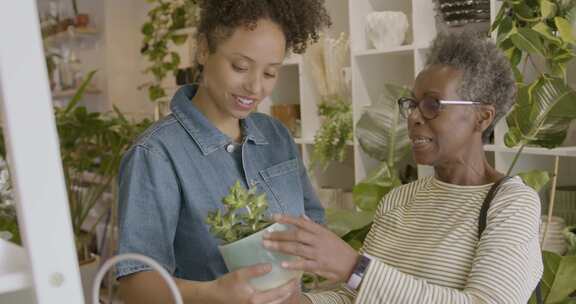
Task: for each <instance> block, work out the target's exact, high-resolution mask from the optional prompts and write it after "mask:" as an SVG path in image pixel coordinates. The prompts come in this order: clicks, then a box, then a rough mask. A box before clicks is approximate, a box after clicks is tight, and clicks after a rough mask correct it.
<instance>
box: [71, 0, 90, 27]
mask: <svg viewBox="0 0 576 304" xmlns="http://www.w3.org/2000/svg"><path fill="white" fill-rule="evenodd" d="M72 8H73V9H74V18H75V19H74V25H75V26H76V27H78V28H83V27H87V26H88V23H90V16H89V15H88V14H85V13H79V12H78V3H77V1H76V0H72Z"/></svg>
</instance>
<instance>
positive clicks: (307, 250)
mask: <svg viewBox="0 0 576 304" xmlns="http://www.w3.org/2000/svg"><path fill="white" fill-rule="evenodd" d="M274 219H275V220H276V221H277V222H278V223H282V224H289V225H292V226H293V227H292V229H290V230H287V231H282V232H272V233H268V234H266V235H264V240H263V245H264V247H266V248H267V249H269V250H274V251H279V252H282V253H285V254H289V255H294V256H299V257H301V258H302V259H299V260H296V261H290V262H283V263H282V267H284V268H286V269H292V270H303V271H306V272H311V273H315V274H318V275H321V276H323V277H324V278H326V279H328V280H329V281H331V282H346V281H347V280H348V278H349V277H350V275H351V274H352V271H353V270H354V266H355V265H356V261H357V260H358V252H356V250H354V249H353V248H352V247H350V245H348V244H346V242H344V241H343V240H342V239H340V238H339V237H338V236H337V235H336V234H334V233H332V232H331V231H329V230H328V229H326V228H324V227H322V226H320V225H318V224H316V223H314V222H312V221H311V220H310V219H308V218H304V217H300V218H295V217H290V216H287V215H277V216H275V217H274Z"/></svg>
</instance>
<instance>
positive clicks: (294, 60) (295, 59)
mask: <svg viewBox="0 0 576 304" xmlns="http://www.w3.org/2000/svg"><path fill="white" fill-rule="evenodd" d="M300 63H302V55H298V54H292V55H291V56H290V57H287V58H286V59H285V60H284V62H283V63H282V66H289V65H299V64H300Z"/></svg>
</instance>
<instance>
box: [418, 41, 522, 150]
mask: <svg viewBox="0 0 576 304" xmlns="http://www.w3.org/2000/svg"><path fill="white" fill-rule="evenodd" d="M426 65H427V66H428V65H447V66H451V67H453V68H456V69H458V70H460V71H462V72H463V75H462V79H461V81H460V86H459V88H458V91H457V93H458V95H460V97H461V98H463V99H465V100H471V101H479V102H482V103H484V104H490V105H493V106H494V108H495V109H496V113H495V117H494V121H493V122H492V124H491V125H490V127H488V129H486V130H485V131H484V133H483V134H482V138H483V140H484V142H487V141H488V140H489V137H490V134H491V133H492V130H493V129H494V126H495V125H496V123H497V122H498V121H499V120H500V119H501V118H502V117H504V116H505V115H506V113H508V111H509V110H510V108H511V107H512V105H513V104H514V102H515V98H516V82H515V80H514V75H513V73H512V69H511V67H510V62H509V61H508V59H507V58H506V56H505V55H504V53H503V52H502V51H501V50H500V49H498V47H497V46H496V45H495V44H494V43H493V42H492V41H490V40H489V39H488V38H484V37H480V36H478V34H474V33H471V32H463V33H459V34H454V33H453V34H439V35H438V36H437V37H436V39H434V41H433V43H432V46H431V48H430V49H429V53H428V59H427V61H426Z"/></svg>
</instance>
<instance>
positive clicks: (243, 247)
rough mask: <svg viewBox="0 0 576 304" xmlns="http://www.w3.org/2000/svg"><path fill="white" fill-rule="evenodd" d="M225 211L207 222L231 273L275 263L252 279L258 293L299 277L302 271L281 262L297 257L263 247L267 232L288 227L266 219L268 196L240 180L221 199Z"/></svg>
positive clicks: (210, 217) (216, 212)
mask: <svg viewBox="0 0 576 304" xmlns="http://www.w3.org/2000/svg"><path fill="white" fill-rule="evenodd" d="M222 204H223V209H218V210H216V211H215V212H211V213H210V214H209V215H208V218H207V220H206V222H207V224H208V225H209V226H210V232H211V233H212V234H213V235H214V236H215V237H217V238H218V239H220V240H221V241H222V242H223V245H221V246H219V250H220V253H221V254H222V257H223V258H224V262H225V263H226V266H227V267H228V270H230V271H234V270H236V269H239V268H242V267H247V266H251V265H255V264H259V263H270V264H272V271H271V272H269V273H268V274H266V275H264V276H261V277H257V278H254V279H251V280H250V284H251V285H252V286H253V287H254V288H255V289H257V290H267V289H271V288H275V287H278V286H280V285H282V284H284V283H286V282H288V281H289V280H291V279H293V278H295V277H298V276H299V275H300V274H301V272H299V271H290V270H286V269H283V268H282V267H280V263H281V262H282V261H287V260H292V259H295V257H292V256H288V255H284V254H281V253H278V252H272V251H268V250H267V249H265V248H264V247H263V246H262V236H263V234H264V233H265V232H266V231H268V232H272V231H284V230H287V229H288V227H287V226H286V225H283V224H278V223H274V224H272V222H271V221H269V220H267V219H266V211H267V210H268V202H267V200H266V195H265V194H256V189H255V188H252V189H250V190H246V189H244V188H243V187H242V186H241V185H240V182H239V181H237V182H236V183H235V184H234V186H232V187H231V188H230V192H229V194H228V195H227V196H225V197H224V198H223V199H222Z"/></svg>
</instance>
